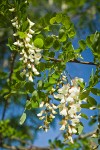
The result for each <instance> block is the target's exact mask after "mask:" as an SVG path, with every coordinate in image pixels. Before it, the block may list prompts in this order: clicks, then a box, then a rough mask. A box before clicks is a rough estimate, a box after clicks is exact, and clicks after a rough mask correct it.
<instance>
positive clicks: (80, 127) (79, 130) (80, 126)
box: [78, 122, 84, 134]
mask: <svg viewBox="0 0 100 150" xmlns="http://www.w3.org/2000/svg"><path fill="white" fill-rule="evenodd" d="M83 128H84V126H83V124H82V123H81V122H80V124H79V126H78V133H79V134H81V133H82V131H83Z"/></svg>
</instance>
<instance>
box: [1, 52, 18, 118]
mask: <svg viewBox="0 0 100 150" xmlns="http://www.w3.org/2000/svg"><path fill="white" fill-rule="evenodd" d="M16 56H17V52H14V53H12V54H11V64H10V74H9V77H8V78H9V82H10V84H11V82H12V74H13V70H14V64H15V59H16ZM7 106H8V100H7V99H6V100H5V104H4V109H3V112H2V120H3V119H4V118H5V113H6V108H7Z"/></svg>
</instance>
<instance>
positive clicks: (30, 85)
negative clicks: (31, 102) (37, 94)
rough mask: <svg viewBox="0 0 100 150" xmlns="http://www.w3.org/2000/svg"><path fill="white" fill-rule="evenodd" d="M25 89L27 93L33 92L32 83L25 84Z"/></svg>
mask: <svg viewBox="0 0 100 150" xmlns="http://www.w3.org/2000/svg"><path fill="white" fill-rule="evenodd" d="M25 88H26V90H27V92H30V93H32V92H33V91H34V87H33V83H32V82H27V83H26V84H25Z"/></svg>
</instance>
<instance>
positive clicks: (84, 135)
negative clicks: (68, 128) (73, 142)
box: [78, 129, 97, 139]
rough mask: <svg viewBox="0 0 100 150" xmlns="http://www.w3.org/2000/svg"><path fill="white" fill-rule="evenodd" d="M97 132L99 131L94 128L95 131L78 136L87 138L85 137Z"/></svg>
mask: <svg viewBox="0 0 100 150" xmlns="http://www.w3.org/2000/svg"><path fill="white" fill-rule="evenodd" d="M96 132H97V129H96V130H94V131H92V132H89V133H86V134H83V135H80V136H79V137H78V139H85V138H87V137H90V136H92V135H93V134H95V133H96Z"/></svg>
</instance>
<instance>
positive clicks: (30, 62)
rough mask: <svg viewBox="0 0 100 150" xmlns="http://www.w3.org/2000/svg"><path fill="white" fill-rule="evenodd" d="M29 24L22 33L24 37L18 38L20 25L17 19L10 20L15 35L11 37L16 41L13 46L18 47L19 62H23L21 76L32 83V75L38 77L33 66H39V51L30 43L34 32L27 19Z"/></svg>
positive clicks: (32, 24)
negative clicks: (24, 76) (23, 67)
mask: <svg viewBox="0 0 100 150" xmlns="http://www.w3.org/2000/svg"><path fill="white" fill-rule="evenodd" d="M9 11H11V12H13V11H15V8H12V9H9ZM27 21H28V23H29V27H28V29H27V30H26V31H25V32H24V35H25V37H23V38H20V36H19V34H18V33H19V32H20V23H19V22H18V17H15V18H14V19H12V20H11V22H12V26H13V27H14V28H15V29H16V33H14V34H13V35H14V36H15V39H17V40H16V41H15V42H14V43H13V44H14V45H15V46H17V47H18V49H19V50H20V51H21V52H20V54H21V58H20V60H21V61H23V63H24V66H25V69H24V70H23V73H22V74H23V75H26V77H27V78H28V79H29V81H31V82H33V78H32V73H34V74H35V75H39V72H38V70H37V69H36V67H35V65H37V64H39V61H40V59H41V57H42V56H41V49H39V48H36V47H35V46H34V43H33V42H32V36H33V34H34V30H32V26H34V23H33V22H32V21H30V20H29V19H28V18H27Z"/></svg>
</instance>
